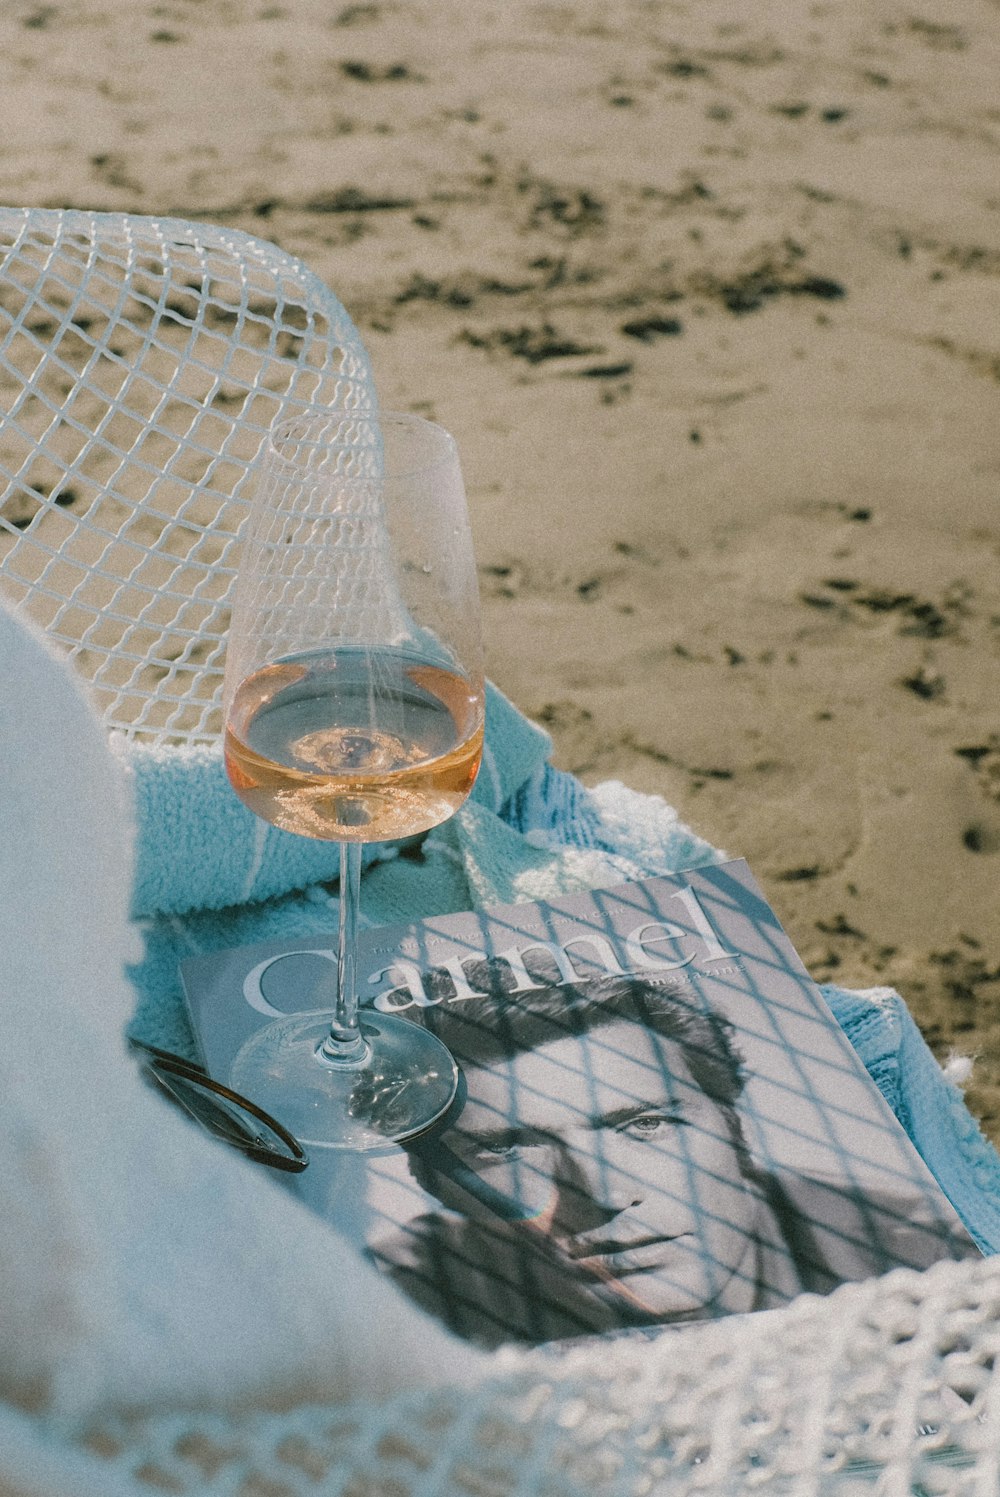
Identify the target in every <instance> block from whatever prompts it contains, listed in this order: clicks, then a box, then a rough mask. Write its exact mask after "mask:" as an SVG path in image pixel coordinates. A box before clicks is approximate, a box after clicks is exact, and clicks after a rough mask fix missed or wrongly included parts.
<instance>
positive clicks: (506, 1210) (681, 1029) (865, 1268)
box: [182, 861, 978, 1347]
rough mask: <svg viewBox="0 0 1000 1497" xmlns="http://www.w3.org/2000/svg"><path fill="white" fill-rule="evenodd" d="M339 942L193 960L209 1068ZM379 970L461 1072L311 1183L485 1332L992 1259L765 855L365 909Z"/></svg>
mask: <svg viewBox="0 0 1000 1497" xmlns="http://www.w3.org/2000/svg"><path fill="white" fill-rule="evenodd" d="M335 948H336V936H335V933H333V932H331V936H330V939H329V943H328V944H324V943H323V942H321V941H316V940H312V941H306V942H302V943H299V944H298V945H296V944H294V943H289V942H287V941H285V942H281V943H270V944H266V945H259V946H253V947H244V948H240V949H238V950H231V951H226V952H220V953H215V954H213V955H211V956H205V957H199V958H195V959H192V960H190V961H188V962H186V963H184V965H183V967H182V976H183V979H184V984H185V990H186V993H187V998H188V1004H189V1008H190V1011H191V1016H192V1020H193V1023H194V1026H195V1031H196V1033H197V1035H198V1036H199V1039H200V1043H201V1045H202V1048H203V1052H204V1059H205V1062H206V1064H207V1066H208V1069H209V1071H210V1072H211V1073H212V1075H214V1076H216V1077H218V1078H219V1079H220V1080H227V1079H228V1074H229V1068H230V1066H231V1063H232V1061H233V1058H234V1056H235V1055H236V1054H237V1052H238V1051H239V1049H240V1046H241V1045H242V1044H243V1043H244V1042H245V1041H246V1039H247V1038H248V1037H249V1036H250V1035H251V1034H252V1033H253V1032H254V1031H255V1029H256V1028H257V1027H258V1026H260V1025H261V1024H266V1023H268V1022H271V1021H273V1020H276V1019H280V1018H283V1017H284V1016H285V1015H287V1014H288V1013H290V1012H298V1011H303V1010H307V1009H309V1010H315V1009H319V1008H328V1007H330V1003H329V999H328V998H327V997H325V994H328V993H329V991H330V983H331V982H332V981H333V976H334V973H335V959H336V949H335ZM359 981H360V987H361V992H362V995H363V996H362V1003H363V1004H370V1005H372V1006H373V1007H374V1008H375V1009H377V1010H382V1011H388V1012H394V1013H400V1014H404V1015H405V1016H406V1017H407V1018H409V1019H412V1020H413V1022H415V1023H418V1024H423V1025H426V1026H427V1027H428V1028H429V1029H431V1030H432V1031H433V1032H434V1033H435V1034H436V1035H438V1036H439V1038H440V1039H442V1040H443V1041H444V1043H445V1044H446V1045H447V1046H448V1048H449V1049H450V1050H451V1052H452V1054H453V1055H454V1056H455V1058H456V1060H457V1062H458V1064H459V1067H460V1071H461V1077H460V1085H459V1093H458V1096H457V1098H456V1100H455V1103H454V1105H453V1107H452V1108H451V1110H450V1112H449V1113H448V1115H447V1116H446V1117H445V1118H444V1119H443V1121H442V1122H441V1123H440V1124H438V1125H437V1127H436V1128H435V1129H433V1130H431V1131H430V1132H428V1133H426V1134H423V1135H421V1136H420V1137H419V1138H417V1139H414V1140H411V1141H410V1142H408V1143H407V1144H405V1145H393V1144H389V1145H386V1147H385V1148H384V1149H378V1150H376V1151H374V1152H371V1153H364V1154H352V1155H346V1154H344V1153H340V1152H338V1151H331V1150H319V1149H316V1150H313V1151H312V1155H311V1158H312V1162H311V1164H310V1167H309V1169H308V1170H306V1171H305V1173H304V1174H303V1175H302V1176H300V1177H298V1180H299V1182H300V1183H298V1184H297V1185H296V1186H295V1188H296V1189H298V1190H299V1191H300V1192H301V1193H302V1195H303V1197H304V1199H306V1200H307V1201H308V1202H309V1203H310V1204H311V1205H313V1206H314V1207H315V1209H317V1210H320V1211H323V1212H324V1213H325V1214H327V1215H328V1216H329V1218H330V1220H331V1221H332V1222H333V1223H334V1224H335V1225H336V1226H338V1227H339V1228H340V1230H341V1231H343V1232H345V1233H347V1234H348V1235H349V1236H351V1237H353V1238H354V1239H355V1240H357V1241H358V1242H359V1244H361V1245H363V1248H364V1251H365V1252H366V1253H367V1254H368V1255H369V1256H370V1258H371V1259H372V1261H373V1262H375V1263H376V1264H377V1265H378V1266H379V1268H380V1269H381V1270H382V1271H383V1272H384V1273H386V1274H388V1275H389V1276H390V1277H391V1278H392V1279H393V1280H394V1282H395V1283H396V1284H398V1285H399V1287H400V1288H401V1289H402V1290H404V1291H405V1293H406V1294H408V1295H409V1296H410V1297H411V1298H412V1299H413V1300H414V1301H415V1302H416V1303H417V1304H419V1305H420V1306H422V1307H423V1308H424V1309H425V1310H427V1311H429V1312H430V1313H431V1314H432V1315H433V1316H435V1317H436V1318H437V1319H438V1320H440V1321H441V1322H442V1323H443V1324H445V1325H446V1326H447V1327H449V1328H450V1329H451V1330H452V1331H454V1332H455V1333H456V1334H458V1335H459V1336H462V1337H464V1338H466V1339H468V1340H470V1341H473V1342H476V1343H477V1344H479V1345H481V1346H486V1347H494V1346H498V1345H501V1344H504V1343H507V1342H517V1343H520V1344H529V1345H537V1344H540V1343H543V1342H548V1341H553V1340H562V1339H565V1338H568V1337H575V1336H582V1335H593V1334H598V1333H607V1332H623V1331H627V1330H633V1331H635V1330H649V1329H652V1328H656V1327H661V1326H665V1325H670V1324H676V1323H682V1322H687V1321H693V1320H701V1319H709V1318H714V1317H717V1316H722V1315H729V1314H742V1313H746V1312H749V1311H753V1310H760V1309H768V1308H773V1307H776V1306H778V1305H781V1304H784V1303H786V1302H787V1301H789V1300H790V1299H792V1298H793V1297H794V1296H795V1295H797V1294H800V1293H803V1292H807V1291H808V1292H818V1293H826V1292H828V1291H829V1290H831V1289H833V1288H834V1287H835V1286H836V1285H837V1284H840V1283H843V1282H846V1281H848V1280H856V1279H862V1278H867V1277H869V1276H870V1275H874V1274H881V1273H885V1272H887V1271H888V1270H889V1269H891V1268H894V1267H897V1266H904V1267H910V1268H926V1267H928V1266H929V1265H930V1264H932V1263H934V1262H935V1261H937V1260H938V1259H941V1258H959V1257H966V1256H976V1255H977V1251H978V1250H977V1249H976V1247H975V1246H974V1244H973V1243H972V1241H971V1239H970V1238H969V1237H968V1235H967V1234H966V1232H965V1230H964V1228H963V1227H962V1225H961V1223H960V1222H959V1220H958V1217H957V1216H956V1214H955V1212H954V1210H953V1209H952V1207H951V1206H950V1204H949V1203H948V1201H947V1200H946V1199H945V1197H944V1195H943V1194H942V1192H941V1191H940V1189H939V1187H938V1186H937V1183H936V1182H935V1180H934V1179H933V1177H932V1175H931V1174H930V1172H929V1170H928V1169H927V1168H926V1166H925V1165H924V1164H923V1161H922V1160H921V1159H920V1157H919V1155H918V1154H917V1153H916V1151H915V1149H914V1148H913V1146H912V1145H911V1143H910V1141H909V1139H908V1138H907V1136H906V1134H905V1132H904V1131H903V1129H902V1128H901V1127H900V1125H899V1123H898V1122H897V1120H896V1118H895V1117H894V1116H893V1114H892V1111H891V1109H890V1108H889V1107H888V1105H887V1104H886V1102H885V1101H884V1099H883V1098H882V1096H881V1094H880V1093H879V1091H878V1089H877V1088H876V1087H875V1085H874V1083H873V1082H872V1081H871V1079H870V1077H869V1076H868V1074H867V1072H866V1071H865V1069H864V1067H863V1066H862V1064H861V1062H860V1061H859V1060H858V1058H857V1056H856V1055H855V1053H854V1051H853V1050H852V1048H851V1046H850V1044H849V1042H848V1041H847V1039H846V1038H845V1036H844V1035H843V1033H842V1031H841V1030H840V1028H839V1026H838V1025H837V1023H836V1021H835V1020H834V1018H833V1016H832V1014H831V1013H830V1011H829V1009H828V1007H827V1005H826V1003H825V1001H824V999H823V997H822V994H821V993H820V991H819V989H818V988H817V986H816V984H815V983H814V982H813V981H812V979H811V978H810V977H809V975H808V973H807V972H806V970H805V968H804V967H803V965H802V963H801V962H800V961H799V958H798V957H797V955H796V953H795V951H794V949H793V947H792V946H791V943H790V942H789V940H788V938H787V937H786V935H785V933H784V931H783V930H782V928H781V926H780V924H779V923H778V920H777V918H776V916H775V915H774V913H773V911H772V910H771V909H770V907H769V905H768V904H767V901H766V900H765V899H764V897H763V895H762V893H761V891H760V889H759V888H758V886H757V884H756V883H755V881H754V879H753V876H752V874H751V873H750V870H749V869H748V867H747V865H746V863H745V862H742V861H736V862H730V863H725V864H721V865H716V866H712V867H706V868H700V869H697V870H693V871H690V872H687V873H684V874H682V875H679V876H677V877H674V878H652V879H648V880H645V881H643V882H640V883H629V884H623V885H620V886H618V887H616V888H613V889H609V890H600V891H594V892H590V893H582V894H576V895H573V896H571V897H566V898H563V899H559V900H555V901H553V902H551V903H546V904H524V905H511V906H505V907H501V908H493V909H491V910H488V911H484V912H476V913H463V914H460V915H449V916H443V917H441V918H439V919H432V920H426V921H423V922H419V923H417V924H413V925H409V926H399V927H392V928H387V927H383V928H380V929H377V930H373V931H369V932H367V933H366V934H365V935H364V936H363V937H362V942H361V949H360V952H359ZM303 1143H305V1144H306V1146H307V1147H308V1144H309V1140H307V1139H304V1140H303Z"/></svg>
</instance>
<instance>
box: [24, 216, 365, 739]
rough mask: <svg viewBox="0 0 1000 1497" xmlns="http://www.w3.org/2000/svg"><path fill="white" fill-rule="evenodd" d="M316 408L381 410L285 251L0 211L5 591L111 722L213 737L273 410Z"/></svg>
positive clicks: (216, 231)
mask: <svg viewBox="0 0 1000 1497" xmlns="http://www.w3.org/2000/svg"><path fill="white" fill-rule="evenodd" d="M317 404H318V405H321V406H324V407H326V408H327V409H328V410H333V411H340V412H343V413H345V414H349V413H354V412H359V413H360V412H364V411H366V410H370V409H372V408H373V406H374V393H373V387H372V381H371V375H370V371H369V367H368V362H367V358H366V355H365V352H364V349H363V347H362V345H361V341H360V338H359V336H358V333H357V331H356V329H355V328H354V326H353V324H352V323H351V321H350V319H349V317H348V316H347V313H346V312H345V311H344V308H343V307H342V306H341V305H340V303H339V302H338V301H337V299H336V297H334V296H333V295H332V293H331V292H330V291H329V290H327V288H326V287H325V286H324V285H323V284H322V282H320V281H319V280H318V279H317V278H316V277H315V276H314V275H312V274H311V272H309V271H308V270H307V269H306V268H305V267H304V266H303V265H301V264H300V263H299V262H298V261H296V260H294V259H292V258H291V257H289V256H287V255H285V254H283V253H282V252H281V251H280V250H278V249H276V248H275V247H274V246H273V245H270V244H267V243H265V242H263V241H261V240H257V239H254V238H252V237H251V236H249V235H246V234H241V233H237V232H230V231H227V230H225V229H221V228H217V227H210V226H207V225H202V224H194V223H188V222H183V221H179V220H167V219H154V218H146V217H140V216H136V215H127V214H100V213H82V212H75V211H74V212H64V211H59V210H38V209H12V208H7V209H0V594H2V595H3V597H4V598H5V599H7V600H9V601H12V602H14V603H15V604H20V605H22V606H23V607H24V608H25V610H26V611H27V612H28V613H29V614H30V615H31V616H32V617H33V618H34V619H35V620H36V621H37V622H38V623H40V624H41V625H42V627H43V628H44V629H45V630H46V631H47V632H48V634H49V635H50V637H52V638H54V639H55V640H57V641H59V642H60V643H61V644H63V645H64V646H65V647H66V648H67V650H68V651H69V652H70V654H71V656H72V657H73V659H74V662H75V664H76V665H77V667H78V668H79V669H80V671H81V672H82V674H83V675H84V676H85V677H86V678H87V679H88V680H89V681H90V682H91V683H92V686H93V689H94V692H95V695H96V699H97V702H98V704H99V706H100V708H101V710H102V711H103V714H104V719H105V722H106V724H107V725H108V727H109V728H119V729H123V730H124V731H126V732H127V733H129V734H131V735H134V736H138V737H143V738H147V739H159V740H164V739H166V740H169V741H177V742H183V741H193V742H197V741H209V740H212V739H214V738H215V737H216V736H217V734H218V729H219V720H218V698H219V688H220V684H221V678H222V667H223V659H224V653H225V637H226V629H227V624H228V616H229V615H228V608H229V598H230V592H231V588H232V584H233V579H234V542H235V539H236V536H237V532H238V531H239V529H240V526H241V523H242V521H243V518H244V515H245V513H246V509H247V505H248V501H249V494H250V489H251V485H252V477H253V468H254V463H255V460H256V458H257V456H258V453H259V451H260V448H261V444H262V442H263V440H264V437H265V434H266V433H267V431H268V429H269V427H270V426H271V424H272V422H273V421H274V419H275V417H276V415H277V414H278V413H279V411H281V412H283V413H286V414H288V413H294V412H295V411H296V410H297V409H305V408H307V407H309V406H315V405H317ZM368 430H369V429H368V428H366V427H365V424H364V422H362V423H361V425H360V427H359V440H361V441H365V440H367V436H368Z"/></svg>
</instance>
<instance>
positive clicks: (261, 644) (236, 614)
mask: <svg viewBox="0 0 1000 1497" xmlns="http://www.w3.org/2000/svg"><path fill="white" fill-rule="evenodd" d="M246 524H247V528H246V532H245V535H246V540H245V547H244V553H243V561H242V565H241V567H240V571H239V575H238V578H237V584H236V589H235V593H234V600H233V611H232V622H231V625H230V629H229V637H228V645H227V656H226V677H225V691H224V698H225V714H226V731H225V757H226V768H227V771H228V774H229V779H230V782H231V784H232V785H233V788H234V789H235V791H236V794H237V795H238V796H239V797H240V799H241V800H242V801H244V802H245V804H246V805H247V806H249V808H250V810H251V811H253V812H255V813H256V815H258V816H260V817H262V818H263V819H264V820H266V821H269V822H272V823H273V824H274V825H275V826H278V827H282V828H284V829H285V830H286V831H290V832H295V833H298V834H299V835H300V836H304V837H318V838H322V839H324V840H327V841H333V842H339V844H340V930H339V951H338V961H337V965H336V969H335V971H336V990H335V992H334V993H333V994H331V1001H330V1005H329V1008H330V1010H332V1018H331V1017H330V1013H329V1011H327V1012H326V1013H306V1014H296V1015H290V1016H289V1017H288V1018H287V1019H280V1020H275V1021H274V1022H272V1023H270V1024H268V1025H267V1026H265V1027H264V1028H262V1029H260V1030H258V1031H257V1032H256V1033H255V1034H254V1035H253V1036H252V1037H251V1038H250V1039H249V1040H248V1041H247V1042H246V1044H244V1046H243V1047H242V1049H241V1050H240V1051H239V1053H238V1054H237V1056H236V1058H235V1061H234V1063H233V1067H232V1073H231V1076H230V1083H231V1085H232V1086H233V1087H234V1088H235V1089H236V1090H237V1091H240V1092H242V1093H244V1094H245V1095H248V1096H251V1097H253V1098H254V1100H255V1101H256V1102H257V1103H259V1104H260V1105H261V1106H262V1107H265V1108H266V1109H267V1110H268V1111H269V1112H273V1113H274V1114H275V1115H276V1116H278V1117H280V1118H281V1119H282V1121H283V1122H284V1123H285V1124H286V1126H287V1127H289V1128H290V1129H291V1130H292V1132H293V1133H295V1134H296V1135H297V1136H298V1137H299V1138H300V1139H301V1140H302V1142H303V1143H307V1144H311V1145H312V1146H314V1147H328V1148H347V1149H368V1148H373V1147H376V1146H379V1145H384V1144H385V1143H386V1142H387V1141H388V1140H397V1141H399V1140H403V1139H407V1138H412V1137H413V1136H414V1135H415V1134H417V1133H420V1132H422V1131H423V1130H424V1129H426V1128H428V1127H429V1126H430V1125H431V1124H432V1123H434V1122H436V1121H437V1120H438V1119H439V1118H440V1117H441V1116H443V1114H444V1113H445V1112H446V1111H447V1110H448V1107H449V1106H450V1104H451V1102H452V1100H453V1098H454V1095H455V1090H456V1086H457V1080H458V1070H457V1067H456V1065H455V1062H454V1060H453V1059H452V1056H451V1054H450V1053H449V1051H448V1050H447V1049H446V1048H445V1047H444V1045H442V1044H441V1042H440V1041H439V1040H437V1039H435V1038H434V1036H433V1035H431V1034H430V1033H429V1032H428V1031H427V1030H426V1029H424V1028H423V1027H421V1026H419V1025H417V1024H414V1023H412V1022H410V1021H409V1020H407V1019H404V1018H401V1017H399V1016H398V1015H387V1014H382V1013H379V1012H376V1011H375V1010H374V1009H372V1008H363V1009H362V1010H361V1012H360V1014H359V1007H358V992H357V983H356V933H357V915H358V902H359V897H360V887H359V880H360V874H361V865H362V847H363V844H365V843H372V842H384V841H395V840H397V839H404V838H408V837H412V836H413V835H415V834H417V833H421V832H425V831H427V830H428V829H429V828H431V827H433V826H437V825H438V824H439V823H440V822H442V821H445V820H446V819H447V818H448V817H449V816H451V815H452V813H453V812H454V811H456V810H457V809H458V807H459V806H460V805H461V804H462V802H463V801H464V800H465V798H466V796H467V795H468V793H469V791H470V790H471V789H472V785H473V782H474V781H475V778H476V773H477V771H478V768H479V762H480V758H481V756H482V745H483V717H484V686H483V670H482V645H481V640H480V629H479V598H478V591H477V584H476V572H475V564H474V560H473V554H472V542H471V537H470V533H469V522H468V514H467V510H466V503H465V491H464V487H463V483H462V475H461V470H460V467H459V460H458V453H457V450H456V447H455V443H454V440H453V439H452V437H451V436H449V434H448V433H447V432H446V431H444V430H443V428H442V427H440V426H437V425H435V424H433V423H432V422H429V421H425V420H423V419H422V418H420V417H418V416H412V415H395V414H382V415H380V416H377V417H376V416H375V415H369V416H365V415H359V416H354V417H350V416H348V417H345V416H344V415H342V414H332V413H330V412H326V411H313V412H310V413H307V414H305V415H299V416H295V417H292V418H289V419H287V420H283V421H279V422H278V423H276V425H275V426H274V427H273V428H272V431H271V433H270V437H269V441H268V443H267V446H266V448H265V450H264V453H263V455H262V460H261V468H260V475H259V481H258V492H257V497H256V499H255V502H254V505H253V508H252V512H251V514H250V516H249V517H248V520H247V522H246ZM331 970H334V969H331Z"/></svg>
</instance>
